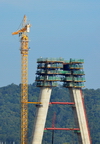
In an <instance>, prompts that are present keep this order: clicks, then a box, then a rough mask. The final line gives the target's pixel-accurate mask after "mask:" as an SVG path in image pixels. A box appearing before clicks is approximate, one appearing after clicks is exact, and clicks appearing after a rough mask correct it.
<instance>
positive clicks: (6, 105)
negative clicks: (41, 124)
mask: <svg viewBox="0 0 100 144" xmlns="http://www.w3.org/2000/svg"><path fill="white" fill-rule="evenodd" d="M39 91H40V89H39V88H37V87H35V83H33V84H30V85H29V101H37V100H38V95H39ZM83 92H84V99H85V106H86V110H87V117H88V121H89V127H90V131H91V138H92V142H93V144H94V143H95V144H100V89H97V90H94V89H84V90H83ZM51 101H52V102H53V101H70V97H69V93H68V90H67V89H65V88H62V87H61V86H59V87H56V88H53V91H52V95H51ZM35 111H36V107H35V106H34V105H32V104H30V105H29V138H28V139H29V143H30V140H31V134H32V127H33V122H34V117H35ZM54 112H56V115H57V116H56V122H55V127H71V128H72V127H74V119H73V116H72V115H73V112H72V110H71V107H70V106H68V105H52V106H50V107H49V112H48V117H47V122H46V127H51V126H52V118H53V114H54ZM0 114H1V115H0V141H3V142H5V141H6V142H7V144H10V143H12V142H13V141H15V142H16V144H19V140H20V85H15V84H11V85H8V86H6V87H2V88H0ZM51 134H52V132H51V131H48V132H46V133H45V134H44V138H43V144H51ZM72 137H73V139H72ZM54 141H55V142H54V143H55V144H56V143H58V144H63V143H71V144H72V142H73V141H74V143H75V144H77V137H76V136H75V135H74V132H68V131H55V139H54Z"/></svg>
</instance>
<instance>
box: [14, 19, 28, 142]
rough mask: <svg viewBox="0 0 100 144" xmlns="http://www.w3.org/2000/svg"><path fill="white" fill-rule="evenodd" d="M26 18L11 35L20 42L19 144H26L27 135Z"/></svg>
mask: <svg viewBox="0 0 100 144" xmlns="http://www.w3.org/2000/svg"><path fill="white" fill-rule="evenodd" d="M29 29H30V24H27V19H26V16H24V18H23V23H22V28H21V29H20V30H18V31H16V32H13V33H12V35H16V34H19V36H20V42H21V48H20V51H21V144H27V143H28V142H27V141H28V140H27V135H28V51H29V48H28V43H29V39H28V32H29Z"/></svg>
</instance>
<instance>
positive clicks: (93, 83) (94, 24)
mask: <svg viewBox="0 0 100 144" xmlns="http://www.w3.org/2000/svg"><path fill="white" fill-rule="evenodd" d="M24 14H25V15H27V18H28V20H29V22H30V23H31V25H32V27H31V31H30V34H29V39H30V43H29V47H30V48H31V50H30V51H29V84H32V83H33V82H34V80H35V72H36V66H37V64H36V60H37V58H39V57H41V56H42V57H49V58H51V57H53V58H58V57H63V58H64V59H66V60H69V59H70V58H76V59H80V58H82V59H84V61H85V63H84V71H85V74H86V76H85V77H86V83H85V86H86V88H94V89H97V88H100V0H17V1H15V0H0V87H2V86H6V85H9V84H11V83H14V84H19V83H20V81H21V80H20V79H21V74H20V71H21V56H20V51H19V49H20V42H19V37H18V35H15V36H12V35H11V33H12V32H14V31H16V30H18V28H19V26H20V24H21V22H22V19H23V16H24Z"/></svg>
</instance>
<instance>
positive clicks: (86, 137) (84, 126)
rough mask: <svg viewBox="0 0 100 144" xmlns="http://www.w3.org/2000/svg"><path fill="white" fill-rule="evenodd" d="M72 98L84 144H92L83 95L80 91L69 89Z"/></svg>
mask: <svg viewBox="0 0 100 144" xmlns="http://www.w3.org/2000/svg"><path fill="white" fill-rule="evenodd" d="M69 91H70V94H71V96H72V97H73V98H74V102H75V107H76V112H77V117H78V122H79V127H80V132H81V138H82V144H91V139H90V133H89V130H88V123H87V119H86V114H85V109H84V102H83V98H82V93H81V90H80V89H75V88H70V89H69Z"/></svg>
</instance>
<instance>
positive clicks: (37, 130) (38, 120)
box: [32, 87, 52, 144]
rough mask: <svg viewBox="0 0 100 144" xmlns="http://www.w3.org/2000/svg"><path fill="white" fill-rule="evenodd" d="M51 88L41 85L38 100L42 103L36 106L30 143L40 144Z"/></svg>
mask: <svg viewBox="0 0 100 144" xmlns="http://www.w3.org/2000/svg"><path fill="white" fill-rule="evenodd" d="M51 90H52V89H51V88H47V87H42V88H41V90H40V96H39V102H41V103H42V104H41V105H40V106H37V112H36V117H35V122H34V128H33V139H32V144H42V138H43V132H44V127H45V122H46V117H47V112H48V107H49V102H50V96H51Z"/></svg>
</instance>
